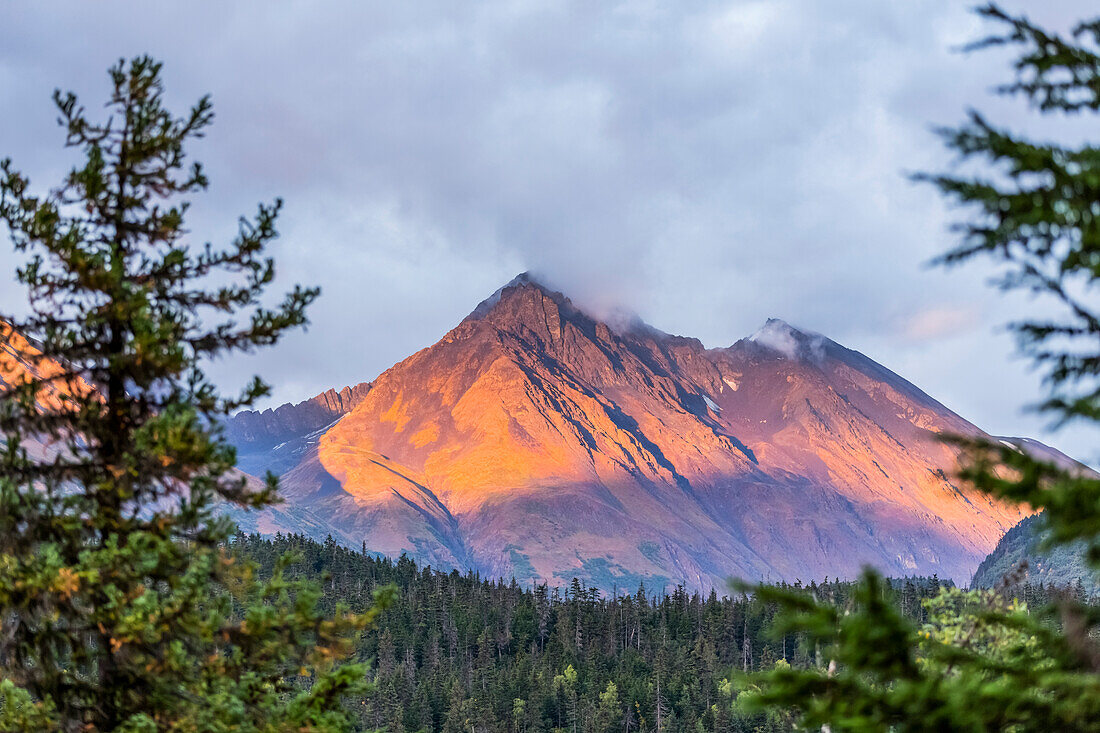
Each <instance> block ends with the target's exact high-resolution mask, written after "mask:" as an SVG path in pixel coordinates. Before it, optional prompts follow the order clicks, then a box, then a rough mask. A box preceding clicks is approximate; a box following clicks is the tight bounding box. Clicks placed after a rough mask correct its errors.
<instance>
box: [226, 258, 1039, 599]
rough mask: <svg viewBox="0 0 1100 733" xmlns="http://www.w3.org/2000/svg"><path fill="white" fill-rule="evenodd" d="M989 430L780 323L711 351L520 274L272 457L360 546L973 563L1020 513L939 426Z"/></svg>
mask: <svg viewBox="0 0 1100 733" xmlns="http://www.w3.org/2000/svg"><path fill="white" fill-rule="evenodd" d="M278 412H279V411H278V410H276V411H274V412H272V413H271V415H272V417H273V416H274V415H275V414H276V413H278ZM265 414H266V413H265ZM335 414H336V413H335V412H334V413H330V414H329V417H331V416H333V415H335ZM326 419H327V417H326ZM249 420H256V418H255V417H252V418H249ZM287 424H289V423H287ZM273 432H278V431H273ZM980 432H981V431H980V430H978V428H976V427H975V426H973V425H971V424H970V423H968V422H967V421H965V420H964V419H962V418H961V417H959V416H958V415H956V414H955V413H953V412H951V411H950V410H949V409H947V408H946V407H944V406H943V405H941V404H940V403H938V402H936V401H935V400H934V399H932V398H931V397H929V396H928V395H926V394H925V393H924V392H922V391H921V390H919V389H918V388H917V387H915V386H914V385H912V384H910V383H909V382H907V381H905V380H904V379H902V378H901V377H899V376H898V375H896V374H894V373H893V372H891V371H889V370H888V369H886V368H885V367H883V366H881V365H879V364H877V363H875V362H874V361H872V360H870V359H868V358H867V357H865V356H863V355H862V354H859V353H858V352H855V351H852V350H850V349H847V348H844V347H843V346H840V345H839V344H837V343H835V342H833V341H831V340H829V339H828V338H825V337H824V336H821V335H819V334H815V333H810V332H807V331H803V330H799V329H797V328H794V327H792V326H790V325H788V324H786V323H784V322H782V321H778V320H771V321H768V323H766V324H765V325H764V327H763V328H761V329H760V331H758V332H757V333H756V334H754V335H753V336H752V337H750V338H747V339H743V340H741V341H738V342H737V343H735V344H733V345H732V346H730V347H727V348H716V349H707V348H704V347H703V345H702V344H701V343H700V342H699V341H698V340H696V339H692V338H684V337H679V336H672V335H669V334H665V333H663V332H661V331H658V330H657V329H654V328H651V327H649V326H647V325H646V324H644V323H642V322H641V321H639V320H637V319H636V318H614V319H600V318H597V317H594V316H593V315H591V314H589V313H586V312H585V311H584V310H583V309H581V308H578V307H577V306H575V305H574V304H573V303H572V302H571V301H570V300H569V299H568V298H567V297H565V296H564V295H563V294H561V293H559V292H555V291H553V290H552V289H550V288H548V287H546V286H544V285H542V284H540V283H539V282H537V281H536V280H535V279H533V278H531V277H529V276H526V275H524V276H520V277H518V278H516V279H515V280H513V281H512V282H511V283H509V284H508V285H506V286H505V287H503V288H501V289H500V290H499V291H497V292H496V293H494V294H493V295H492V296H491V297H490V298H488V299H487V300H485V301H484V302H482V303H481V304H480V305H478V306H477V308H476V309H474V311H473V312H472V313H471V314H470V315H469V316H467V317H466V318H465V319H464V320H463V321H462V322H461V323H460V324H459V325H458V326H457V327H455V328H454V329H453V330H452V331H450V332H449V333H448V334H446V335H445V336H444V337H443V338H442V339H441V340H440V341H439V342H438V343H436V344H434V345H433V346H431V347H428V348H426V349H423V350H421V351H419V352H417V353H416V354H414V355H412V356H410V357H409V358H407V359H405V360H404V361H402V362H400V363H399V364H397V365H395V366H394V367H392V368H390V369H389V370H387V371H386V372H385V373H383V374H382V375H380V376H379V377H378V378H377V379H376V380H374V381H373V382H372V383H371V384H370V386H369V389H365V390H364V391H363V393H362V394H361V399H359V401H358V404H357V405H356V406H354V408H353V409H351V410H350V412H347V413H346V414H345V415H343V416H342V417H338V418H337V419H336V420H334V422H333V424H331V425H329V426H326V427H324V428H323V429H321V428H313V427H311V428H310V432H308V433H304V432H301V431H299V432H298V433H296V434H295V435H294V436H293V437H294V438H295V439H298V440H300V441H301V442H300V444H299V447H300V449H301V450H299V451H298V452H296V453H295V456H294V459H295V460H294V463H293V465H288V464H287V463H286V462H285V461H283V457H282V456H279V455H276V454H277V453H278V451H276V450H274V449H272V454H271V458H270V461H269V463H267V464H266V465H270V466H276V467H277V468H278V471H277V472H278V473H280V474H281V480H282V491H283V494H284V496H285V497H286V499H287V503H288V505H289V506H301V507H308V508H309V509H310V511H311V512H312V514H313V515H315V516H317V517H319V518H321V519H322V520H323V521H324V522H326V523H327V524H328V525H329V526H331V527H332V528H333V530H334V532H335V533H338V534H339V535H340V536H343V537H346V538H352V539H351V541H352V543H353V544H356V545H357V544H358V542H359V541H364V542H366V544H367V546H368V548H370V549H372V550H376V551H379V552H383V553H386V554H390V555H397V554H400V553H402V552H405V553H408V554H409V555H411V556H412V557H414V558H416V559H418V560H420V561H421V562H426V563H430V564H432V565H434V566H437V567H440V566H441V567H455V568H470V569H475V570H478V571H479V572H481V573H483V574H485V575H489V576H494V577H495V576H504V577H509V576H513V575H514V576H515V577H516V578H517V580H519V581H520V582H524V583H526V582H533V581H534V582H541V581H547V582H550V583H567V582H568V581H569V579H571V578H573V577H574V576H575V577H579V578H581V579H582V580H584V581H585V582H587V583H589V584H594V585H597V586H599V587H601V588H607V589H610V588H612V587H616V586H617V587H619V588H627V587H629V588H633V587H636V586H637V584H638V583H639V582H641V581H645V582H646V583H647V585H648V586H649V587H651V588H652V587H654V586H657V587H660V586H664V585H666V584H678V583H683V584H685V585H687V586H689V587H692V588H699V589H706V588H711V587H718V588H723V587H724V586H725V583H726V579H727V578H729V577H731V576H741V577H746V578H752V579H757V578H760V579H773V580H774V579H781V578H782V579H789V580H793V579H795V578H801V579H809V578H822V577H824V576H830V577H836V576H840V577H851V576H853V575H855V574H856V573H858V572H859V570H860V568H861V566H863V565H864V564H871V565H874V566H876V567H878V568H880V569H882V570H883V571H885V572H886V573H889V574H893V575H912V574H921V575H932V574H939V575H940V576H941V577H945V578H951V579H953V580H955V581H956V582H959V583H965V582H966V581H967V580H969V579H970V576H971V574H972V572H973V570H974V568H975V567H976V566H977V565H978V563H979V562H980V561H981V560H982V558H984V557H985V555H986V554H987V553H988V552H989V551H990V550H991V549H992V548H993V546H994V545H995V544H996V543H997V541H998V539H999V538H1000V537H1001V536H1002V535H1003V534H1004V532H1005V531H1006V530H1007V529H1008V528H1010V527H1012V526H1013V525H1015V524H1016V523H1017V522H1019V521H1020V519H1021V518H1022V517H1023V516H1025V514H1026V512H1024V511H1022V510H1021V509H1019V508H1018V507H1011V506H1006V505H1003V504H1000V503H997V502H994V501H992V500H990V499H989V498H988V497H985V496H984V495H981V494H977V493H974V492H969V491H967V490H965V489H963V488H962V487H960V486H957V485H955V484H954V483H953V482H952V479H951V476H952V473H953V470H954V468H955V465H956V460H957V452H956V451H955V450H954V449H953V448H951V447H950V446H948V445H945V444H944V443H942V442H940V441H939V440H937V437H936V436H937V434H947V433H963V434H979V433H980ZM231 433H232V431H231ZM264 435H265V436H266V435H267V433H265V434H264ZM286 437H287V435H286V434H285V433H279V434H278V436H276V437H265V438H264V440H265V441H267V442H271V441H273V440H276V439H278V440H280V441H282V440H283V439H284V438H286ZM259 444H260V443H259V442H256V443H255V445H259ZM238 445H239V446H241V445H242V444H241V443H238ZM250 450H251V449H250ZM243 453H244V451H242V454H243ZM248 460H249V461H253V463H250V464H249V466H250V467H251V468H252V469H259V468H261V467H262V466H263V465H264V459H263V457H262V456H261V455H260V451H253V452H252V455H250V457H249V459H248Z"/></svg>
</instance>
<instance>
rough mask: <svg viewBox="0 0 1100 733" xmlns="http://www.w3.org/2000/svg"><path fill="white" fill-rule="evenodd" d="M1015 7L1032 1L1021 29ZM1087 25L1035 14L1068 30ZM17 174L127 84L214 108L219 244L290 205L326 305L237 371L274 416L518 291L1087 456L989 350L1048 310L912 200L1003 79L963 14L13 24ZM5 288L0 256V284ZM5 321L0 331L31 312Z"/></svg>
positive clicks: (1072, 13) (930, 198)
mask: <svg viewBox="0 0 1100 733" xmlns="http://www.w3.org/2000/svg"><path fill="white" fill-rule="evenodd" d="M1012 4H1013V5H1017V6H1022V3H1012ZM1089 10H1090V8H1089V6H1088V5H1087V4H1086V3H1084V2H1077V1H1075V2H1072V3H1069V2H1067V3H1060V4H1058V8H1055V9H1032V12H1033V14H1034V15H1036V16H1037V17H1038V19H1039V20H1042V21H1046V22H1051V23H1055V24H1061V25H1063V26H1064V25H1066V24H1068V23H1069V22H1070V21H1071V20H1072V19H1073V18H1075V17H1077V16H1078V15H1082V14H1085V13H1087V12H1089ZM0 15H2V16H3V17H0V21H2V22H0V100H3V103H4V104H3V107H4V109H5V110H6V112H7V114H5V115H3V116H0V152H2V153H3V154H10V155H12V157H14V158H15V159H16V162H17V164H18V165H19V166H21V167H22V168H23V169H24V170H26V171H27V172H28V173H30V174H31V175H32V177H33V178H34V179H35V180H37V181H39V182H42V183H45V182H48V181H51V180H55V179H56V178H57V177H58V175H59V174H60V172H61V171H62V170H63V169H64V165H65V161H66V158H65V155H64V153H63V151H61V150H60V148H59V144H60V141H61V136H60V133H59V132H58V131H57V130H56V129H55V128H54V127H53V125H52V122H53V119H54V115H53V112H52V110H51V108H50V103H49V99H48V93H49V91H50V90H51V89H52V88H53V87H55V86H60V87H63V88H73V89H75V90H77V91H78V92H80V93H81V94H82V95H83V96H84V98H85V99H86V100H87V101H88V102H89V103H97V102H98V100H99V99H101V98H102V96H103V92H104V88H105V76H104V74H103V71H104V70H105V69H106V67H107V66H108V65H109V64H110V63H111V62H112V61H113V60H115V59H116V58H118V57H119V56H131V55H134V54H138V53H143V52H149V53H152V54H154V55H156V56H158V57H160V58H162V59H164V60H165V62H166V74H167V80H168V85H169V90H170V94H171V97H172V99H173V100H175V101H177V102H178V104H180V105H183V104H186V103H188V102H190V101H192V100H193V99H194V98H196V97H197V96H198V95H200V94H202V93H204V92H207V91H209V92H211V93H212V94H213V97H214V102H215V107H216V110H217V114H218V118H217V122H216V124H215V126H214V128H213V130H212V133H211V135H210V136H209V138H208V139H207V140H205V141H203V142H202V143H201V145H200V146H199V147H198V149H197V153H198V154H199V157H201V158H202V159H203V160H204V161H205V162H206V163H207V165H208V168H209V170H210V173H211V176H212V178H213V180H214V186H213V189H212V191H211V194H210V195H209V196H208V197H206V199H205V200H202V201H200V202H197V203H196V207H195V219H194V221H193V229H194V230H195V231H196V232H198V233H201V234H202V235H203V236H204V237H208V238H211V239H214V240H215V241H217V239H218V238H219V237H220V238H225V237H228V236H231V234H232V232H233V227H234V221H235V217H236V215H238V214H240V213H247V212H249V211H251V210H252V208H253V207H254V205H255V202H256V201H257V200H261V199H270V198H272V197H274V196H276V195H281V196H283V197H285V198H286V200H287V207H286V210H285V216H284V219H283V222H282V227H281V230H282V233H283V236H282V238H281V239H280V240H279V242H278V245H277V247H276V255H277V256H278V258H279V261H280V262H281V264H282V276H281V283H282V284H283V285H289V284H290V283H292V282H303V283H309V284H320V285H321V286H322V287H323V288H324V291H325V294H324V297H323V298H322V300H321V301H320V302H319V303H318V304H317V306H316V308H315V309H314V311H313V321H314V325H313V327H312V328H311V329H310V330H309V331H308V333H302V334H296V335H294V336H293V337H290V338H289V339H287V341H286V342H285V343H284V344H282V345H280V346H279V347H278V348H277V349H275V350H274V351H272V352H268V353H266V354H263V355H258V356H255V357H249V358H246V359H238V360H234V361H232V362H227V363H223V364H218V365H216V366H215V369H216V372H217V374H218V375H219V377H220V378H221V379H222V380H224V381H225V382H226V384H227V385H229V384H233V383H235V382H239V381H241V380H242V379H243V378H244V377H245V376H246V375H247V374H250V373H251V372H253V371H260V372H262V373H263V374H265V375H266V376H267V377H268V378H269V379H270V380H271V381H272V382H273V383H274V384H275V385H276V393H275V397H274V400H275V401H283V400H290V399H302V398H304V397H307V396H309V395H311V394H313V393H316V392H318V391H320V390H322V389H324V388H327V387H329V386H333V385H343V384H346V383H352V382H356V381H360V380H363V379H371V378H373V377H374V376H375V375H377V374H378V373H379V372H380V371H382V370H384V369H385V368H387V367H388V366H390V365H391V364H392V363H394V362H395V361H397V360H399V359H401V358H403V357H405V356H407V355H408V354H410V353H412V352H413V351H415V350H416V349H419V348H422V347H424V346H427V345H429V344H431V343H432V342H434V341H435V340H436V339H437V338H439V337H440V336H441V335H442V334H443V333H444V332H445V331H446V330H447V329H448V328H450V327H451V326H453V325H454V324H455V323H457V322H458V320H460V319H461V318H462V317H463V316H464V315H465V314H466V313H467V312H468V311H469V310H471V309H472V308H473V307H474V305H476V304H477V303H478V302H479V301H480V300H481V299H482V298H484V297H485V296H486V295H488V294H489V293H491V292H492V291H493V290H494V289H496V288H497V287H498V286H499V285H500V284H502V283H503V282H505V281H507V280H508V279H510V278H511V277H512V276H513V275H514V274H515V273H516V272H518V271H520V270H524V269H533V270H537V271H539V272H542V273H545V275H546V277H547V278H548V279H550V280H551V281H553V282H555V283H558V284H560V285H561V286H562V287H563V288H564V289H565V290H566V291H567V292H568V293H570V294H571V295H573V296H575V297H576V298H577V299H578V300H580V301H582V302H584V303H586V304H588V305H591V306H594V307H598V308H604V309H607V308H610V307H611V306H613V305H622V306H625V307H628V308H630V309H633V310H635V311H637V312H638V313H640V314H641V315H642V316H643V317H644V318H645V319H646V320H648V321H649V322H651V323H652V324H653V325H655V326H657V327H659V328H662V329H664V330H667V331H672V332H678V333H684V334H690V335H696V336H699V337H700V338H702V339H703V340H704V342H705V343H707V344H708V345H725V344H729V343H732V342H733V341H735V340H736V339H737V338H740V337H742V336H745V335H747V334H750V333H752V332H753V331H755V330H756V329H757V328H758V327H759V326H760V325H761V324H762V323H763V322H764V321H765V319H766V318H768V317H769V316H778V317H782V318H784V319H786V320H788V321H790V322H792V323H795V324H798V325H800V326H804V327H807V328H811V329H813V330H815V331H819V332H821V333H824V334H826V335H828V336H829V337H831V338H833V339H835V340H837V341H840V342H841V343H844V344H845V345H848V346H850V347H853V348H857V349H860V350H862V351H864V352H865V353H867V354H868V355H869V356H871V357H873V358H875V359H878V360H880V361H881V362H883V363H884V364H886V365H887V366H889V367H891V368H893V369H895V370H896V371H898V372H900V373H902V374H903V375H905V376H906V377H908V378H910V379H911V380H912V381H914V382H916V383H917V384H918V385H920V386H921V387H922V388H924V389H925V390H927V391H928V392H930V393H931V394H933V395H934V396H936V397H937V398H939V399H941V400H942V401H944V402H945V403H946V404H948V405H949V406H951V407H952V408H954V409H956V410H957V411H959V412H960V413H961V414H963V415H965V416H967V417H968V418H970V419H972V420H974V421H975V422H977V423H979V424H980V425H982V426H983V427H986V428H987V429H990V430H993V431H997V432H1002V433H1017V434H1019V433H1026V434H1031V435H1037V436H1039V437H1044V438H1046V439H1048V440H1051V441H1052V442H1054V443H1055V444H1058V445H1060V446H1064V447H1065V448H1067V449H1068V450H1070V451H1071V452H1074V453H1076V454H1077V455H1080V456H1082V457H1086V458H1091V457H1092V455H1091V451H1092V442H1091V436H1090V435H1086V434H1084V433H1083V432H1080V431H1078V432H1074V431H1072V430H1067V431H1063V432H1062V433H1060V434H1058V435H1056V436H1051V435H1049V434H1047V433H1046V432H1045V431H1044V429H1043V427H1044V426H1043V424H1042V423H1041V421H1040V420H1039V419H1038V418H1036V417H1034V416H1029V415H1025V414H1021V413H1020V410H1019V407H1020V405H1021V404H1023V403H1024V402H1027V401H1033V400H1035V399H1037V397H1038V396H1039V394H1040V393H1039V390H1038V386H1037V384H1036V378H1035V375H1034V374H1031V373H1028V372H1027V371H1026V370H1025V369H1024V364H1023V363H1021V362H1018V361H1010V360H1009V355H1010V354H1011V353H1012V344H1011V341H1010V339H1009V338H1008V337H1007V336H1006V335H1005V334H1004V333H1002V332H999V331H998V330H997V326H998V325H999V324H1001V323H1003V322H1004V321H1006V320H1008V319H1009V318H1010V317H1011V316H1012V315H1014V314H1017V313H1019V312H1021V310H1022V309H1024V308H1031V307H1034V306H1033V305H1032V304H1030V303H1027V302H1024V301H1022V300H1018V299H1009V300H1005V299H1003V298H1002V296H1000V295H998V294H996V293H994V292H992V291H990V290H988V289H987V288H985V286H984V284H983V281H984V279H985V278H987V277H988V276H989V274H990V273H989V272H988V271H987V270H985V269H983V268H982V267H973V268H969V269H965V270H962V271H959V272H952V273H945V272H942V271H939V270H930V269H928V268H927V267H926V266H925V263H926V262H927V261H928V260H929V259H930V258H931V257H933V256H934V255H935V254H937V253H938V252H940V251H942V250H943V249H945V248H946V247H947V246H949V245H950V243H951V241H952V240H951V238H950V235H949V234H948V233H947V232H946V226H947V223H948V222H949V221H950V218H951V216H952V215H953V214H954V212H951V211H948V210H947V209H946V207H945V206H944V205H943V203H942V202H941V201H940V199H939V198H938V196H937V195H936V194H935V192H933V191H931V190H928V189H927V188H923V187H920V186H915V185H913V184H911V183H910V182H909V181H908V180H907V179H906V177H905V173H906V172H908V171H915V170H927V169H938V168H941V167H943V166H945V165H948V164H949V162H950V161H949V159H948V157H947V155H946V154H945V153H944V151H943V150H942V149H941V147H940V145H939V142H938V141H937V140H936V139H935V138H934V136H933V135H932V134H931V133H930V132H929V128H930V126H931V125H933V124H943V123H952V122H955V121H957V120H959V119H960V117H961V115H962V112H963V110H964V108H965V107H966V106H967V105H968V104H979V105H980V106H982V107H983V108H985V109H988V110H990V111H991V113H992V114H993V115H994V116H995V117H998V118H999V119H1002V120H1005V121H1009V122H1019V123H1020V124H1026V125H1037V124H1046V123H1036V122H1034V121H1032V120H1029V119H1027V118H1026V117H1025V116H1024V115H1023V114H1021V112H1020V109H1019V108H1018V107H1017V106H1015V105H1012V104H1006V103H1005V102H1001V101H997V100H995V99H993V98H991V97H990V96H989V95H988V93H987V91H988V89H989V87H991V86H992V85H993V84H994V83H997V82H998V81H1001V80H1003V79H1004V74H1005V73H1006V69H1007V67H1006V66H1005V64H1004V56H999V55H998V54H997V53H985V54H981V55H979V56H973V55H972V56H964V55H961V54H959V53H957V52H955V49H957V48H958V47H959V46H960V45H961V44H963V43H965V42H967V41H969V40H972V39H973V38H975V37H976V36H977V35H978V34H979V33H980V32H981V26H980V23H979V21H978V20H977V19H976V18H975V17H974V16H972V15H971V14H970V13H969V12H968V11H967V9H966V7H965V5H964V4H957V3H942V2H936V1H934V0H918V1H914V2H907V3H882V2H875V0H861V1H859V2H856V1H855V0H845V1H844V2H836V3H828V4H825V3H816V2H809V1H808V0H807V1H806V2H794V1H790V2H778V1H777V2H731V3H713V2H637V3H626V2H623V3H584V2H579V1H578V2H565V3H539V2H501V3H491V4H483V3H474V4H467V3H463V4H455V3H449V2H442V0H440V1H439V2H427V3H388V4H375V3H372V4H365V3H351V2H348V3H324V4H318V3H305V2H299V3H284V4H279V5H278V6H272V5H270V4H266V3H263V4H261V3H233V4H222V3H212V2H211V3H199V4H195V3H189V4H186V5H183V4H181V5H179V6H176V7H167V6H164V5H149V4H138V3H119V2H115V3H100V4H95V5H86V4H81V3H75V2H74V3H68V4H64V3H62V4H56V3H55V4H50V5H49V6H48V8H47V7H46V6H44V5H41V4H36V5H9V6H5V7H4V9H3V10H2V11H0ZM12 262H14V260H13V259H12V257H11V256H10V255H9V254H8V253H6V252H4V253H2V254H0V266H2V267H3V269H4V270H5V271H8V270H10V265H11V264H12ZM18 298H19V296H18V295H17V294H13V295H12V296H11V297H8V298H5V299H4V303H3V304H0V307H14V306H13V305H12V304H11V303H10V302H9V301H13V300H18Z"/></svg>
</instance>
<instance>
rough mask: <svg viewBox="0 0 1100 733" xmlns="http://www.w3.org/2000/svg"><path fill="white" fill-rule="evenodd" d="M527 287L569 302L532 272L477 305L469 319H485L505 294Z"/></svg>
mask: <svg viewBox="0 0 1100 733" xmlns="http://www.w3.org/2000/svg"><path fill="white" fill-rule="evenodd" d="M526 287H530V288H534V289H536V290H538V291H540V292H541V293H542V294H543V295H545V296H547V297H550V298H553V299H554V300H559V299H560V300H567V298H566V297H565V296H564V295H562V294H561V293H560V292H558V291H556V290H554V289H553V288H551V287H550V286H548V285H546V284H545V283H544V282H542V281H541V280H540V279H539V278H538V277H536V276H535V275H534V274H532V273H531V272H530V271H525V272H521V273H520V274H518V275H516V276H515V277H514V278H512V279H511V280H509V281H508V282H506V283H505V284H504V285H501V286H500V287H499V288H497V289H496V290H495V291H494V292H493V294H492V295H490V296H489V297H488V298H486V299H485V300H483V301H481V302H480V303H478V304H477V307H476V308H474V310H473V312H471V313H470V315H469V318H473V319H475V320H480V319H482V318H484V317H485V316H486V315H488V313H489V312H490V311H491V310H493V308H494V307H496V305H497V304H498V303H500V300H501V298H502V297H504V295H505V293H506V292H508V291H511V290H517V289H523V288H526Z"/></svg>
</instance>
